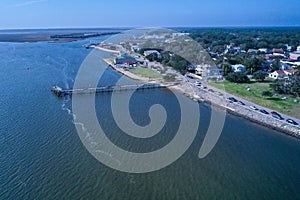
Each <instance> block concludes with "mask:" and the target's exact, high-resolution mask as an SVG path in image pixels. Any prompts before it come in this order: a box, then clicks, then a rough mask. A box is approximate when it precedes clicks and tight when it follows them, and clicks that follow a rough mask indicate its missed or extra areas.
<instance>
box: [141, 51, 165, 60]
mask: <svg viewBox="0 0 300 200" xmlns="http://www.w3.org/2000/svg"><path fill="white" fill-rule="evenodd" d="M151 54H156V55H157V57H158V58H161V54H160V53H159V51H157V50H147V51H144V56H149V55H151Z"/></svg>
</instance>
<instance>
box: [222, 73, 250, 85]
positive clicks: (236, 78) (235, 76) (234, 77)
mask: <svg viewBox="0 0 300 200" xmlns="http://www.w3.org/2000/svg"><path fill="white" fill-rule="evenodd" d="M226 80H228V81H230V82H233V83H249V82H250V80H249V78H248V76H246V75H245V74H244V73H241V72H237V73H233V72H232V73H229V74H227V76H226Z"/></svg>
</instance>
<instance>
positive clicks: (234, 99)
mask: <svg viewBox="0 0 300 200" xmlns="http://www.w3.org/2000/svg"><path fill="white" fill-rule="evenodd" d="M228 100H229V101H232V102H238V100H237V99H236V98H234V97H228Z"/></svg>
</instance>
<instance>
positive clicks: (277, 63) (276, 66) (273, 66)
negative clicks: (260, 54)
mask: <svg viewBox="0 0 300 200" xmlns="http://www.w3.org/2000/svg"><path fill="white" fill-rule="evenodd" d="M280 66H281V65H280V60H279V59H276V60H275V61H274V62H273V63H272V64H271V65H270V68H269V70H270V71H271V72H274V71H276V70H279V68H280Z"/></svg>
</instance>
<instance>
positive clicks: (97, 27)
mask: <svg viewBox="0 0 300 200" xmlns="http://www.w3.org/2000/svg"><path fill="white" fill-rule="evenodd" d="M137 28H151V27H147V26H144V27H139V26H135V27H134V26H128V27H127V26H111V27H109V26H94V27H93V26H91V27H75V26H74V27H21V28H0V31H10V30H66V29H137ZM152 28H153V27H152ZM155 28H168V29H174V28H300V25H213V26H156V27H155Z"/></svg>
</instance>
